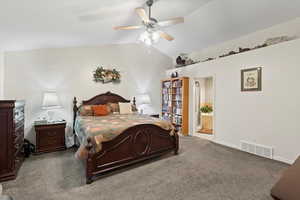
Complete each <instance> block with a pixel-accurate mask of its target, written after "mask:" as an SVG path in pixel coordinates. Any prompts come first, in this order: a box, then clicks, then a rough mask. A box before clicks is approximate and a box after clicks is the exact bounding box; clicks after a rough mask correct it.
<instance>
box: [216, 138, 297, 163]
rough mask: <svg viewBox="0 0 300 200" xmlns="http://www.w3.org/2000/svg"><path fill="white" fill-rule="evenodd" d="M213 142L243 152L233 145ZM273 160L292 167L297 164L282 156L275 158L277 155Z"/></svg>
mask: <svg viewBox="0 0 300 200" xmlns="http://www.w3.org/2000/svg"><path fill="white" fill-rule="evenodd" d="M212 142H213V143H216V144H220V145H223V146H226V147H230V148H233V149H236V150H239V151H241V149H240V147H239V146H237V145H233V144H230V143H227V142H223V141H212ZM273 160H276V161H279V162H283V163H286V164H290V165H291V164H293V163H294V162H295V161H293V160H289V159H286V158H283V157H280V156H275V155H274V156H273Z"/></svg>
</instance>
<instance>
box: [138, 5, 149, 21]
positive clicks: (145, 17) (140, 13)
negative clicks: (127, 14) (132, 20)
mask: <svg viewBox="0 0 300 200" xmlns="http://www.w3.org/2000/svg"><path fill="white" fill-rule="evenodd" d="M135 12H136V13H137V14H138V16H140V18H142V20H143V21H144V22H149V17H148V15H147V13H146V11H145V9H144V8H141V7H140V8H136V9H135Z"/></svg>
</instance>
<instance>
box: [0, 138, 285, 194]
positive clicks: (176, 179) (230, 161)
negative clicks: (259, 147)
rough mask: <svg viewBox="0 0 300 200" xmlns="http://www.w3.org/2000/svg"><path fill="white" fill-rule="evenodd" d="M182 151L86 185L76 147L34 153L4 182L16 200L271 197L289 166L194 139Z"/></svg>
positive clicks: (184, 142)
mask: <svg viewBox="0 0 300 200" xmlns="http://www.w3.org/2000/svg"><path fill="white" fill-rule="evenodd" d="M180 146H181V149H180V154H179V155H178V156H173V154H170V156H168V157H165V158H163V159H159V160H156V161H154V162H150V163H147V164H145V165H141V166H138V167H135V168H132V169H129V170H126V171H123V172H121V173H117V174H114V175H112V176H108V177H105V178H102V179H100V180H98V181H96V182H94V183H93V184H91V185H85V176H84V169H83V168H82V167H83V165H82V164H81V163H80V162H79V161H77V160H76V159H75V158H74V151H73V150H68V151H64V152H57V153H50V154H44V155H40V156H33V157H31V158H30V159H28V160H26V162H25V163H24V165H23V166H22V168H21V170H20V173H19V176H18V178H17V180H15V181H10V182H6V183H4V193H5V194H9V195H11V196H13V197H14V199H15V200H71V199H72V200H160V199H161V200H179V199H180V200H181V199H182V200H265V199H266V200H271V199H272V198H271V197H270V196H269V191H270V189H271V187H272V186H273V184H274V183H275V182H276V181H277V180H278V178H279V177H280V175H281V173H282V172H283V170H284V169H286V168H287V167H288V166H287V165H285V164H282V163H279V162H275V161H272V160H268V159H264V158H259V157H256V156H253V155H249V154H247V153H243V152H240V151H237V150H233V149H230V148H226V147H223V146H220V145H216V144H213V143H210V142H208V141H205V140H201V139H199V138H193V137H184V138H183V137H181V138H180Z"/></svg>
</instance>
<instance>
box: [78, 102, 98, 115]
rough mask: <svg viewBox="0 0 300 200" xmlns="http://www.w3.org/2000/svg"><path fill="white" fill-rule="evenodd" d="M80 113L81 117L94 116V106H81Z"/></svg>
mask: <svg viewBox="0 0 300 200" xmlns="http://www.w3.org/2000/svg"><path fill="white" fill-rule="evenodd" d="M78 112H79V115H81V116H93V115H94V112H93V109H92V106H90V105H86V106H80V108H79V110H78Z"/></svg>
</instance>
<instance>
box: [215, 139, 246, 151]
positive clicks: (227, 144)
mask: <svg viewBox="0 0 300 200" xmlns="http://www.w3.org/2000/svg"><path fill="white" fill-rule="evenodd" d="M212 142H213V143H216V144H220V145H223V146H226V147H230V148H233V149H237V150H241V149H240V147H239V146H236V145H233V144H230V143H227V142H223V141H216V140H214V141H212Z"/></svg>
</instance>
